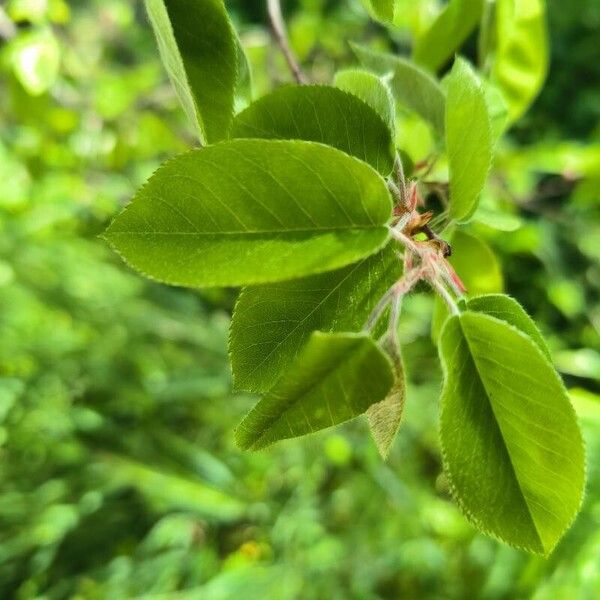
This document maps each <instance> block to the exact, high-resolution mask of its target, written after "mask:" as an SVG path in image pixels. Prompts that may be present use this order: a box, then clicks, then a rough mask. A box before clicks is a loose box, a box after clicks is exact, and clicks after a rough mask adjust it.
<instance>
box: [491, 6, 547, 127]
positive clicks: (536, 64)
mask: <svg viewBox="0 0 600 600" xmlns="http://www.w3.org/2000/svg"><path fill="white" fill-rule="evenodd" d="M547 70H548V32H547V27H546V7H545V3H544V0H497V3H496V48H495V52H494V62H493V67H492V81H493V82H494V83H495V84H496V85H497V86H498V87H499V88H500V90H501V91H502V94H503V95H504V97H505V99H506V101H507V103H508V108H509V122H510V123H513V122H514V121H516V120H517V119H518V118H519V117H521V116H522V115H523V113H524V112H525V111H526V110H527V108H528V107H529V106H530V104H531V103H532V102H533V100H534V99H535V97H536V96H537V95H538V93H539V91H540V89H541V87H542V84H543V83H544V79H545V78H546V72H547Z"/></svg>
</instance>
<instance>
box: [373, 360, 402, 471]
mask: <svg viewBox="0 0 600 600" xmlns="http://www.w3.org/2000/svg"><path fill="white" fill-rule="evenodd" d="M393 354H394V351H393V352H392V355H393ZM394 376H395V379H394V385H393V386H392V389H391V390H390V391H389V393H388V395H387V396H386V397H385V398H384V399H383V400H381V402H377V403H376V404H373V405H372V406H371V407H369V409H368V410H367V413H366V414H367V419H368V421H369V429H370V431H371V436H372V437H373V441H374V442H375V445H376V446H377V449H378V450H379V454H380V455H381V458H383V460H386V459H387V457H388V455H389V453H390V449H391V447H392V443H393V442H394V439H396V434H397V433H398V429H399V428H400V424H401V422H402V416H403V414H404V405H405V403H406V377H405V374H404V365H403V363H402V357H401V356H397V357H396V358H395V360H394Z"/></svg>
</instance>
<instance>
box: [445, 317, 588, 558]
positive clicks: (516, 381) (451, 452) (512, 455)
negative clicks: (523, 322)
mask: <svg viewBox="0 0 600 600" xmlns="http://www.w3.org/2000/svg"><path fill="white" fill-rule="evenodd" d="M440 354H441V357H442V361H443V364H444V373H445V383H444V390H443V392H442V413H441V442H442V449H443V459H444V467H445V470H446V473H447V476H448V479H449V482H450V486H451V489H452V492H453V495H454V497H455V498H456V500H457V501H458V503H459V505H460V507H461V509H462V510H463V512H464V513H465V515H466V516H467V518H468V519H469V520H470V521H471V522H472V523H473V524H474V525H475V526H476V527H477V528H478V529H480V530H482V531H484V532H486V533H489V534H491V535H493V536H495V537H497V538H500V539H501V540H503V541H505V542H507V543H509V544H511V545H513V546H516V547H519V548H523V549H525V550H528V551H531V552H536V553H540V554H548V553H549V552H550V551H551V550H552V549H553V548H554V546H555V545H556V543H557V542H558V540H559V539H560V537H561V536H562V535H563V533H564V532H565V531H566V529H567V528H568V527H569V525H570V523H571V522H572V521H573V519H574V517H575V515H576V514H577V511H578V509H579V506H580V504H581V500H582V495H583V489H584V482H585V465H584V463H585V459H584V449H583V443H582V439H581V433H580V431H579V427H578V425H577V420H576V417H575V412H574V410H573V408H572V406H571V404H570V402H569V397H568V395H567V391H566V390H565V388H564V386H563V384H562V381H561V380H560V377H559V376H558V374H557V373H556V371H555V370H554V369H553V368H552V366H551V365H550V363H549V362H548V360H547V358H546V356H545V355H544V353H543V352H542V351H541V350H540V349H539V347H538V346H537V345H536V344H535V343H534V342H533V341H532V340H531V339H530V338H528V337H527V336H526V335H525V334H523V333H522V332H521V331H519V330H518V329H516V328H514V327H512V326H510V325H509V324H507V323H506V322H503V321H500V320H498V319H495V318H493V317H490V316H488V315H484V314H480V313H472V312H465V313H463V314H461V315H460V316H455V317H452V318H451V319H449V320H448V322H447V324H446V326H445V327H444V331H443V332H442V338H441V346H440Z"/></svg>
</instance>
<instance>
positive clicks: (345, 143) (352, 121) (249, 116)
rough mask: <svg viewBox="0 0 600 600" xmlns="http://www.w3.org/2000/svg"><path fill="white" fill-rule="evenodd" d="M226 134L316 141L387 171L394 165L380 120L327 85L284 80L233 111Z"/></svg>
mask: <svg viewBox="0 0 600 600" xmlns="http://www.w3.org/2000/svg"><path fill="white" fill-rule="evenodd" d="M232 137H236V138H266V139H284V140H289V139H297V140H306V141H311V142H321V143H323V144H327V145H328V146H333V147H334V148H338V149H339V150H342V151H343V152H346V153H348V154H352V155H353V156H356V157H357V158H360V159H361V160H364V161H365V162H368V163H369V164H371V165H372V166H373V167H375V168H376V169H377V170H378V171H379V172H380V173H381V174H382V175H387V174H388V173H389V172H390V171H391V170H392V167H393V166H394V149H393V143H392V137H391V134H390V131H389V129H388V128H387V127H386V123H385V122H384V121H383V120H382V119H381V117H380V116H379V115H378V114H377V113H376V112H375V111H374V110H373V109H372V108H371V107H370V106H368V105H367V104H366V103H365V102H363V101H362V100H360V99H359V98H357V97H355V96H353V95H352V94H349V93H347V92H344V91H342V90H339V89H337V88H334V87H328V86H316V85H314V86H307V85H303V86H292V85H290V86H285V87H281V88H279V89H277V90H275V91H274V92H271V93H270V94H268V95H267V96H264V97H262V98H261V99H260V100H257V101H256V102H254V103H253V104H251V105H250V106H249V107H248V108H247V109H246V110H245V111H243V112H242V113H240V114H239V115H237V116H236V118H235V120H234V123H233V128H232Z"/></svg>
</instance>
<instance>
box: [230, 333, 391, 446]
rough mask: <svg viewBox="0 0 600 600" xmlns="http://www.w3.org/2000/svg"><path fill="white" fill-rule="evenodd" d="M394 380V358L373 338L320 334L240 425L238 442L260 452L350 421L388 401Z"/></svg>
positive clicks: (315, 336) (309, 342) (347, 334)
mask: <svg viewBox="0 0 600 600" xmlns="http://www.w3.org/2000/svg"><path fill="white" fill-rule="evenodd" d="M393 380H394V375H393V372H392V365H391V363H390V361H389V359H388V358H387V357H386V356H385V355H384V354H383V352H382V351H381V350H380V349H379V348H378V347H377V344H376V343H375V342H374V341H373V340H372V339H371V338H370V337H369V336H368V335H366V334H364V333H363V334H352V333H321V332H315V333H313V335H312V336H311V338H310V340H309V341H308V343H307V344H306V346H305V347H304V349H303V350H302V352H301V353H300V355H299V356H298V358H297V360H296V362H295V363H294V364H293V365H292V367H291V368H290V369H289V370H288V371H287V372H286V373H285V374H284V375H283V376H282V378H281V379H280V380H279V381H278V383H277V384H276V385H275V387H274V388H273V390H271V392H269V393H268V394H267V395H266V396H265V397H264V398H263V399H262V400H261V401H260V402H259V403H258V404H257V405H256V406H255V407H254V408H253V409H252V410H251V411H250V413H249V414H248V415H247V416H246V418H245V419H244V420H243V421H242V422H241V423H240V425H239V427H238V429H237V430H236V440H237V443H238V444H239V445H240V446H241V447H242V448H246V449H251V450H259V449H260V448H264V447H266V446H269V445H271V444H273V443H274V442H276V441H278V440H283V439H287V438H291V437H298V436H301V435H306V434H308V433H313V432H315V431H318V430H320V429H325V428H326V427H331V426H332V425H338V424H339V423H343V422H345V421H349V420H350V419H353V418H354V417H358V416H359V415H361V414H363V413H364V412H365V411H366V410H367V409H368V408H369V407H370V406H371V405H372V404H374V403H375V402H378V401H379V400H381V399H383V398H384V397H385V396H386V394H387V393H388V392H389V390H390V388H391V387H392V383H393Z"/></svg>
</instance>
